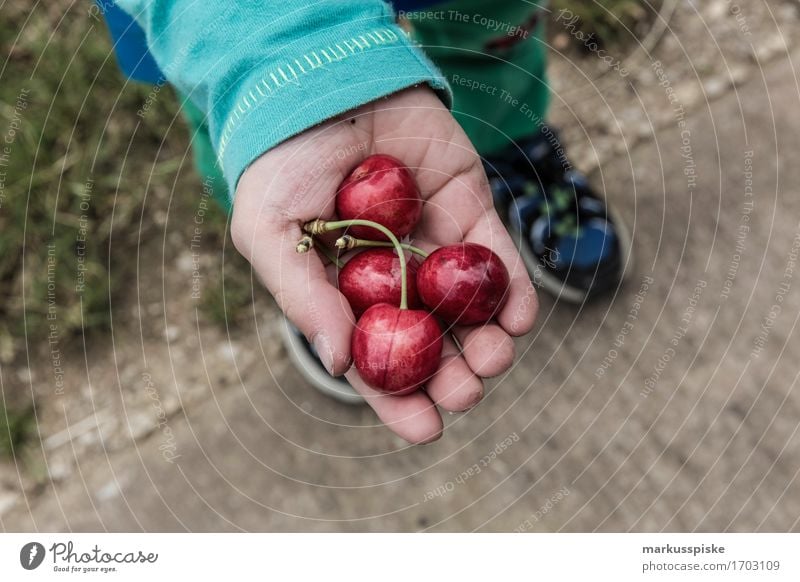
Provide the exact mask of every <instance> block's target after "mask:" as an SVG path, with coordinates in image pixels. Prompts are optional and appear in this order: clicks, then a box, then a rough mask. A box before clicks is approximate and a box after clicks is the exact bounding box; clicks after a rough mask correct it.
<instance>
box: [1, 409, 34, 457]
mask: <svg viewBox="0 0 800 582" xmlns="http://www.w3.org/2000/svg"><path fill="white" fill-rule="evenodd" d="M35 434H36V417H35V415H34V414H33V407H31V406H25V407H21V408H19V409H17V410H12V411H9V410H6V409H5V407H4V406H3V405H2V404H0V456H4V457H10V456H12V455H14V454H15V453H18V452H19V451H21V450H22V448H23V447H25V446H26V445H27V444H29V443H30V442H31V441H32V438H33V436H34V435H35Z"/></svg>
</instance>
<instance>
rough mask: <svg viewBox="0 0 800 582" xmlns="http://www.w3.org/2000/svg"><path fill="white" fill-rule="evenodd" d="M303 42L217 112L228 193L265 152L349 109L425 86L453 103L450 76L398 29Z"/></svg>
mask: <svg viewBox="0 0 800 582" xmlns="http://www.w3.org/2000/svg"><path fill="white" fill-rule="evenodd" d="M298 44H299V43H293V44H292V46H291V49H290V50H287V51H286V52H285V53H284V54H282V55H281V58H279V59H276V60H275V62H274V64H273V65H272V66H268V67H266V68H264V69H258V70H256V71H253V73H252V74H250V75H247V76H245V77H244V78H243V79H242V82H241V84H239V85H238V87H237V89H236V90H235V91H234V98H233V99H230V100H229V99H226V102H228V103H232V104H233V105H232V107H231V108H230V111H229V112H228V113H227V115H224V114H223V115H220V113H222V112H219V111H217V112H215V115H214V117H216V118H217V119H220V118H223V116H224V119H225V121H224V122H223V123H222V124H221V125H220V126H219V127H218V128H212V140H214V145H215V147H216V150H217V156H218V158H219V162H220V165H221V166H222V168H223V171H224V174H225V179H226V181H227V183H228V189H229V190H228V191H229V192H230V193H231V196H233V193H234V192H235V191H236V185H237V183H238V181H239V178H240V177H241V175H242V173H243V172H244V171H245V169H247V167H248V166H249V165H250V164H251V163H252V162H253V161H254V160H255V159H256V158H258V157H259V156H260V155H261V154H263V153H264V152H266V151H267V150H269V149H270V148H272V147H274V146H276V145H278V144H279V143H281V142H283V141H285V140H286V139H288V138H290V137H292V136H294V135H297V134H298V133H300V132H302V131H304V130H306V129H309V128H311V127H313V126H315V125H317V124H319V123H320V122H322V121H325V120H326V119H330V118H331V117H334V116H336V115H339V114H341V113H343V112H345V111H349V110H351V109H354V108H356V107H359V106H360V105H364V104H365V103H369V102H370V101H374V100H376V99H379V98H381V97H385V96H387V95H390V94H392V93H395V92H397V91H400V90H402V89H406V88H408V87H412V86H414V85H419V84H422V83H426V84H428V85H430V86H431V87H432V88H433V89H434V90H436V91H437V92H438V94H439V95H440V97H441V98H442V100H443V101H444V102H445V104H446V105H447V106H448V107H449V106H450V105H451V102H452V95H451V93H450V89H449V87H448V85H447V82H446V80H445V78H444V77H443V76H442V74H441V73H440V72H439V70H438V69H437V68H436V67H435V66H434V65H433V64H432V63H431V62H430V61H429V60H428V59H427V57H425V55H424V54H423V53H422V51H421V50H419V49H418V48H416V47H415V46H414V45H413V41H411V40H410V39H408V38H407V37H406V35H405V33H403V31H402V30H401V29H400V28H399V27H397V26H394V25H389V26H379V27H373V28H366V29H364V28H355V27H354V28H352V29H351V28H348V29H346V30H343V29H341V28H338V29H337V30H336V31H335V32H333V33H332V32H331V31H325V32H323V33H320V34H317V35H311V36H309V37H306V38H304V39H303V43H302V46H298ZM215 129H216V131H214V130H215Z"/></svg>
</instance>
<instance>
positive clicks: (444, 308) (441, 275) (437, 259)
mask: <svg viewBox="0 0 800 582" xmlns="http://www.w3.org/2000/svg"><path fill="white" fill-rule="evenodd" d="M508 284H509V276H508V269H506V266H505V265H504V264H503V261H501V260H500V257H498V256H497V255H496V254H494V253H493V252H492V251H491V250H489V249H487V248H486V247H484V246H481V245H476V244H472V243H461V244H456V245H450V246H447V247H442V248H440V249H436V250H435V251H434V252H432V253H431V254H430V255H429V256H428V258H427V259H425V261H423V263H422V265H421V266H420V267H419V270H418V271H417V292H418V293H419V297H420V299H422V302H423V303H424V304H425V306H426V307H427V308H428V309H430V310H431V311H433V312H434V313H435V314H436V315H438V316H439V317H441V318H442V319H444V320H445V321H446V322H448V323H452V324H459V325H474V324H478V323H486V322H487V321H489V320H490V319H491V318H492V317H494V316H495V315H496V314H497V313H498V312H499V311H500V309H502V308H503V305H504V304H505V302H506V299H507V297H508V294H507V291H508Z"/></svg>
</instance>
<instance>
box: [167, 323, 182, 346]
mask: <svg viewBox="0 0 800 582" xmlns="http://www.w3.org/2000/svg"><path fill="white" fill-rule="evenodd" d="M180 335H181V329H180V328H179V327H178V326H177V325H168V326H167V328H166V329H165V330H164V337H165V338H166V339H167V341H168V342H174V341H175V340H177V339H178V338H179V337H180Z"/></svg>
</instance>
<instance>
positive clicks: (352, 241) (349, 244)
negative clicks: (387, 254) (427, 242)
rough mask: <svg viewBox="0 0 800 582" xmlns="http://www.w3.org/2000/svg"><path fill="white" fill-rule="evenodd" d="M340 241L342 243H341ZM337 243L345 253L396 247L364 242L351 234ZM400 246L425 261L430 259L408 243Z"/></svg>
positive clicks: (384, 242) (388, 243)
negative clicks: (364, 248) (372, 248)
mask: <svg viewBox="0 0 800 582" xmlns="http://www.w3.org/2000/svg"><path fill="white" fill-rule="evenodd" d="M339 241H341V243H339ZM336 243H337V244H336V246H337V247H338V248H340V249H342V250H343V251H350V250H353V249H357V248H361V247H367V248H370V247H394V245H393V244H392V243H390V242H386V241H380V240H364V239H361V238H355V237H353V236H350V235H349V234H346V235H344V236H342V237H340V238H339V239H338V240H337V241H336ZM400 246H401V247H403V249H405V250H407V251H409V252H412V253H414V254H415V255H419V256H420V257H422V258H423V259H427V258H428V253H426V252H425V251H423V250H422V249H420V248H417V247H415V246H412V245H410V244H407V243H400Z"/></svg>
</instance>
